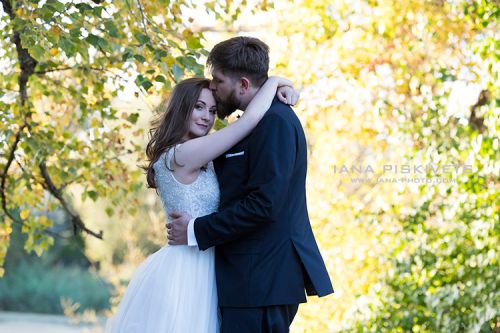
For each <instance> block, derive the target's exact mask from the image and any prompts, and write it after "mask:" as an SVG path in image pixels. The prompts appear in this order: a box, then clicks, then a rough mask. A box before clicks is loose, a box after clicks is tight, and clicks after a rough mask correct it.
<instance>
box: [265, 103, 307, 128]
mask: <svg viewBox="0 0 500 333" xmlns="http://www.w3.org/2000/svg"><path fill="white" fill-rule="evenodd" d="M262 120H263V121H264V122H286V123H288V124H290V125H292V126H294V127H295V126H300V127H302V126H301V124H300V120H299V118H298V117H297V115H296V113H295V111H294V110H293V109H292V108H291V107H290V106H289V105H287V104H284V103H282V102H280V101H277V102H273V104H272V105H271V107H270V108H269V110H268V111H267V112H266V114H265V115H264V117H263V118H262Z"/></svg>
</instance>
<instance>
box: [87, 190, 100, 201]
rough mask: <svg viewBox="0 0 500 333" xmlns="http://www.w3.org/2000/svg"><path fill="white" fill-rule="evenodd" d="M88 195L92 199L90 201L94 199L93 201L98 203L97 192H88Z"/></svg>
mask: <svg viewBox="0 0 500 333" xmlns="http://www.w3.org/2000/svg"><path fill="white" fill-rule="evenodd" d="M87 195H88V196H89V197H90V199H92V200H93V201H96V200H97V197H98V195H97V192H96V191H88V192H87Z"/></svg>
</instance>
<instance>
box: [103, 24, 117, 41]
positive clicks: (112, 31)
mask: <svg viewBox="0 0 500 333" xmlns="http://www.w3.org/2000/svg"><path fill="white" fill-rule="evenodd" d="M104 27H106V30H107V31H108V33H109V35H110V36H111V37H115V38H118V37H120V34H119V33H118V29H117V28H116V25H115V23H114V22H113V21H112V20H108V21H106V22H104Z"/></svg>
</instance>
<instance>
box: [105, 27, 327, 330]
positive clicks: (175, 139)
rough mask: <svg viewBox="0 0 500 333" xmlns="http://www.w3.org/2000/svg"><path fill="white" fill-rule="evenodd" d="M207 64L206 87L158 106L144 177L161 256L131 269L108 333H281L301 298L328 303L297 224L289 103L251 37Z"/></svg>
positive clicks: (221, 49) (295, 135)
mask: <svg viewBox="0 0 500 333" xmlns="http://www.w3.org/2000/svg"><path fill="white" fill-rule="evenodd" d="M207 65H208V66H209V68H210V70H211V72H212V77H213V78H212V80H208V79H204V78H191V79H186V80H184V81H182V82H180V83H178V84H177V85H176V86H175V88H174V89H173V91H172V93H171V95H170V97H169V99H168V101H165V102H163V103H162V104H161V105H160V107H159V111H161V112H162V113H161V117H160V118H159V119H158V120H157V121H156V122H154V127H153V128H152V129H151V139H150V142H149V143H148V145H147V156H148V158H149V165H148V166H147V167H145V169H146V171H147V181H148V184H149V186H150V187H152V188H156V190H157V192H158V193H159V196H160V197H161V200H162V203H163V206H164V208H165V212H166V214H167V215H168V220H169V222H168V224H167V229H168V239H169V241H168V243H169V245H166V246H164V247H163V248H161V249H160V250H159V251H157V252H156V253H154V254H152V255H151V256H149V257H148V258H147V259H146V261H145V262H144V263H143V264H142V265H141V266H140V267H139V268H138V269H137V271H136V273H135V274H134V277H133V278H132V280H131V282H130V284H129V286H128V288H127V291H126V292H125V294H124V297H123V299H122V301H121V303H120V305H119V307H118V310H117V313H116V315H115V316H114V317H113V318H111V319H110V320H109V321H108V323H107V326H106V332H110V333H111V332H113V333H114V332H120V333H131V332H137V333H139V332H140V333H167V332H168V333H216V332H222V333H260V332H262V333H264V332H275V333H282V332H289V327H290V324H291V323H292V320H293V318H294V316H295V314H296V313H297V310H298V306H299V303H304V302H306V292H307V294H308V295H318V296H325V295H328V294H330V293H332V292H333V289H332V285H331V282H330V278H329V276H328V273H327V270H326V268H325V264H324V262H323V259H322V257H321V254H320V252H319V249H318V246H317V244H316V241H315V239H314V235H313V232H312V229H311V225H310V222H309V217H308V213H307V207H306V193H305V186H306V169H307V146H306V139H305V136H304V132H303V129H302V126H301V124H300V122H299V119H298V118H297V116H296V115H295V113H294V112H293V110H292V109H291V107H290V105H294V104H295V103H296V102H297V98H298V94H297V93H296V92H295V90H294V89H293V88H292V84H291V82H290V81H288V80H287V79H284V78H279V77H268V68H269V48H268V46H267V45H266V44H265V43H263V42H262V41H260V40H258V39H256V38H250V37H235V38H231V39H229V40H226V41H223V42H221V43H219V44H217V45H216V46H215V47H214V48H213V50H212V51H211V52H210V53H209V55H208V60H207ZM236 109H240V110H243V111H244V113H243V115H242V116H241V117H240V118H239V119H238V120H236V121H235V122H233V123H232V124H230V125H228V126H227V127H225V128H224V129H221V130H219V131H215V132H213V133H211V134H209V131H210V129H211V128H212V125H213V124H214V120H215V116H216V115H217V116H219V117H220V118H225V117H226V116H228V115H229V114H231V113H232V112H234V111H235V110H236Z"/></svg>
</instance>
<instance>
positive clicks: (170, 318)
mask: <svg viewBox="0 0 500 333" xmlns="http://www.w3.org/2000/svg"><path fill="white" fill-rule="evenodd" d="M172 155H173V150H172V149H170V150H169V151H167V152H165V153H164V154H163V155H161V157H160V158H159V159H158V161H157V162H156V163H155V164H154V165H153V168H154V170H155V181H156V185H157V188H158V192H159V195H160V197H161V200H162V203H163V207H164V209H165V213H166V216H168V213H169V212H171V211H177V212H186V213H188V214H189V215H191V216H192V217H198V216H203V215H207V214H210V213H212V212H214V211H216V210H217V207H218V205H219V194H220V192H219V184H218V182H217V177H216V175H215V172H214V169H213V164H212V162H210V163H209V165H208V168H207V169H206V170H202V171H201V172H200V174H199V176H198V178H197V179H196V180H195V181H194V182H193V183H191V184H189V185H184V184H181V183H179V182H178V181H177V180H176V179H175V178H174V175H173V174H172V172H171V171H170V170H169V169H168V168H167V167H166V165H165V163H169V162H170V159H171V158H172ZM169 166H170V164H169ZM214 263H215V262H214V249H213V248H210V249H208V250H206V251H200V250H199V249H198V247H196V246H191V247H189V246H187V245H180V246H169V245H165V246H164V247H162V248H161V249H160V250H158V251H157V252H155V253H154V254H152V255H151V256H149V257H148V258H147V259H146V260H145V261H144V262H143V263H142V264H141V265H140V266H139V268H138V269H137V271H136V272H135V273H134V276H133V277H132V280H131V281H130V284H129V285H128V287H127V290H126V292H125V294H124V296H123V298H122V300H121V302H120V305H119V306H118V310H117V312H116V314H115V315H114V316H113V317H112V318H110V319H109V320H108V322H107V323H106V329H105V332H106V333H217V332H219V320H218V308H217V287H216V283H215V270H214Z"/></svg>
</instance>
